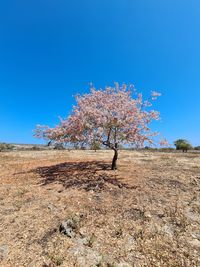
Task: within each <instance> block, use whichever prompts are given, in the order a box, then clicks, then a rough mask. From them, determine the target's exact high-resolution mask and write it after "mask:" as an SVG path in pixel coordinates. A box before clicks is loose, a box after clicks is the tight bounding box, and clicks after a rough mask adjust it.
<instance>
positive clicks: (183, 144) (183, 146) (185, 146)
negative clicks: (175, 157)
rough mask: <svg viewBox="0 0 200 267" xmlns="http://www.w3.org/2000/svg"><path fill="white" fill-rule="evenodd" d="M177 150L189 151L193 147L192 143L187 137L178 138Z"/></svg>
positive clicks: (176, 142)
mask: <svg viewBox="0 0 200 267" xmlns="http://www.w3.org/2000/svg"><path fill="white" fill-rule="evenodd" d="M174 145H175V147H176V150H182V151H183V152H187V151H188V150H190V149H192V146H191V144H190V143H189V142H188V141H187V140H185V139H178V140H176V141H175V142H174Z"/></svg>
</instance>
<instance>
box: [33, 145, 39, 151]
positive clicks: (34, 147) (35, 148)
mask: <svg viewBox="0 0 200 267" xmlns="http://www.w3.org/2000/svg"><path fill="white" fill-rule="evenodd" d="M31 150H34V151H37V150H41V148H40V147H38V146H32V147H31Z"/></svg>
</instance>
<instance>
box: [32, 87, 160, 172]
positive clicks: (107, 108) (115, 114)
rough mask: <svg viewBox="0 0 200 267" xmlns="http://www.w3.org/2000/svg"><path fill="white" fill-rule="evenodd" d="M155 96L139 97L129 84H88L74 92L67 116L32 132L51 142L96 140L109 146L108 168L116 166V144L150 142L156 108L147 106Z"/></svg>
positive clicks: (155, 118) (82, 142) (152, 135)
mask: <svg viewBox="0 0 200 267" xmlns="http://www.w3.org/2000/svg"><path fill="white" fill-rule="evenodd" d="M158 96H160V94H159V93H157V92H154V91H153V92H152V93H151V97H150V98H149V99H148V100H143V96H142V94H141V93H137V92H136V90H135V89H134V86H133V85H130V86H127V85H122V86H119V85H118V84H115V86H114V87H106V88H105V89H99V90H97V89H95V88H94V87H91V89H90V93H88V94H85V95H82V96H80V95H78V96H76V101H77V103H76V105H75V106H74V107H73V110H72V113H71V114H70V116H69V117H68V118H66V119H61V121H60V124H59V125H57V126H56V127H54V128H50V127H48V126H41V125H38V126H37V128H36V132H35V135H36V137H39V138H41V137H42V138H45V139H47V140H52V141H55V142H62V143H76V144H79V145H80V146H83V145H86V146H90V147H91V146H92V145H93V144H94V143H98V144H100V145H101V146H105V147H108V148H110V149H113V150H114V152H115V153H114V158H113V162H112V169H116V160H117V157H118V153H117V151H118V146H119V144H132V145H135V146H137V147H141V146H143V145H144V143H145V142H148V143H150V144H152V143H153V138H154V137H155V136H156V135H157V132H152V131H151V130H150V127H149V126H150V124H151V122H152V121H153V120H159V112H157V111H155V110H152V109H151V108H150V107H151V106H152V101H154V100H156V99H157V97H158ZM162 142H163V141H162ZM164 143H165V141H164ZM164 143H162V144H164Z"/></svg>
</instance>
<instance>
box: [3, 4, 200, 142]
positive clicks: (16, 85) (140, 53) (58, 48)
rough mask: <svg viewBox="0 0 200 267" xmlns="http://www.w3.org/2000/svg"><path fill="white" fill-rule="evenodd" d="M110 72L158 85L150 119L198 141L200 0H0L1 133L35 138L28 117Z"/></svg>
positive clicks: (49, 118)
mask: <svg viewBox="0 0 200 267" xmlns="http://www.w3.org/2000/svg"><path fill="white" fill-rule="evenodd" d="M115 81H118V82H120V83H121V82H126V83H134V84H135V87H136V88H137V89H138V91H142V92H144V93H145V94H147V92H150V91H151V90H157V91H159V92H161V93H162V97H161V98H160V99H159V101H158V102H157V103H156V105H155V109H158V110H159V111H160V112H161V116H162V121H161V122H158V123H157V124H155V125H154V126H153V127H155V129H157V130H158V131H160V132H161V133H162V134H163V136H165V137H166V138H167V139H168V140H169V142H173V140H175V139H176V138H187V139H189V140H190V141H191V142H192V143H193V144H194V145H197V144H200V122H199V121H200V1H199V0H190V1H188V0H167V1H160V0H109V1H108V0H84V1H82V0H78V1H77V0H18V1H16V0H5V1H0V122H1V124H0V125H1V126H0V142H3V141H4V142H18V143H38V142H39V141H38V140H37V139H34V138H33V136H32V130H33V129H34V128H35V125H36V124H38V123H40V124H49V125H51V126H53V125H55V124H56V123H57V122H58V119H57V117H58V116H59V115H61V116H62V117H65V116H66V115H67V114H68V112H69V111H70V109H71V106H72V104H73V103H74V102H73V101H74V100H73V95H74V94H76V93H83V92H87V91H88V84H89V82H93V83H94V85H95V86H96V87H100V86H101V87H104V86H105V85H112V84H113V82H115Z"/></svg>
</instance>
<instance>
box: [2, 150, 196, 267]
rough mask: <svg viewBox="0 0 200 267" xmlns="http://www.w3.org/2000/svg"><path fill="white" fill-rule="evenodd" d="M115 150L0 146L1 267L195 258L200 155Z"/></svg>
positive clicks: (185, 262) (169, 262) (85, 266)
mask: <svg viewBox="0 0 200 267" xmlns="http://www.w3.org/2000/svg"><path fill="white" fill-rule="evenodd" d="M111 157H112V151H111V152H110V151H99V152H94V151H71V152H68V151H32V152H31V151H24V152H19V151H18V152H7V153H0V266H3V267H8V266H10V267H15V266H20V267H23V266H29V267H37V266H38V267H39V266H40V267H42V266H43V267H45V266H46V267H48V266H49V267H53V266H66V267H71V266H77V267H78V266H80V267H89V266H91V267H93V266H99V267H100V266H105V267H106V266H107V267H112V266H113V267H114V266H116V267H117V266H118V267H122V266H123V267H129V266H130V267H131V266H135V267H143V266H147V267H148V266H152V267H154V266H155V267H157V266H159V267H165V266H170V267H179V266H183V267H187V266H188V267H192V266H194V267H195V266H196V267H197V266H200V154H192V153H187V154H183V153H159V152H135V151H134V152H131V151H130V152H127V151H121V152H120V158H119V162H118V163H119V164H118V166H119V170H117V171H111V170H109V168H110V161H111ZM66 220H68V222H69V221H70V223H71V237H69V236H67V235H65V234H62V233H60V229H59V227H60V224H61V223H62V222H63V221H66Z"/></svg>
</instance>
